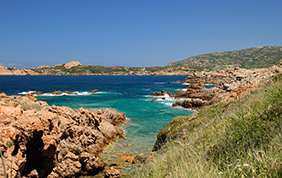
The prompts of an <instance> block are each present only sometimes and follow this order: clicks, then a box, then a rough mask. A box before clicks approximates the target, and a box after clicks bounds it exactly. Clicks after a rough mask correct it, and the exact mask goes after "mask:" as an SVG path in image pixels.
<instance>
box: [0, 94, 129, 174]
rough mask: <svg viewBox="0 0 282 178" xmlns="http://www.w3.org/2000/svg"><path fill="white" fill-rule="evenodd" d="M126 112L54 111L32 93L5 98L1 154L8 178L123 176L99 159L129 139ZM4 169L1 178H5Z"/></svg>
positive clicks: (0, 104) (0, 113) (1, 98)
mask: <svg viewBox="0 0 282 178" xmlns="http://www.w3.org/2000/svg"><path fill="white" fill-rule="evenodd" d="M124 122H126V117H125V115H124V113H120V112H117V111H114V110H112V109H103V110H100V109H94V110H89V109H83V108H80V109H79V110H73V109H71V108H70V107H65V106H62V107H59V106H54V105H53V106H49V105H48V104H47V103H46V102H44V101H37V99H36V98H35V97H34V96H33V95H32V94H30V93H27V94H26V95H25V96H23V97H21V96H6V94H4V93H1V94H0V149H1V151H2V153H3V158H4V161H5V162H4V163H5V167H6V173H7V174H8V177H39V178H41V177H48V178H52V177H77V176H80V175H95V174H97V173H99V172H101V171H103V170H104V171H106V172H105V175H106V176H107V175H108V176H109V175H111V174H115V175H116V174H117V173H118V172H119V171H117V170H114V169H113V168H108V169H105V167H107V165H106V163H105V162H104V161H103V160H101V159H100V158H99V155H100V154H101V153H102V151H103V148H105V147H106V146H107V145H109V144H111V143H112V142H114V141H115V140H116V139H117V138H121V139H124V132H123V130H122V129H120V128H119V127H118V126H119V125H121V124H122V123H124ZM3 170H4V169H3V165H2V164H0V177H4V171H3Z"/></svg>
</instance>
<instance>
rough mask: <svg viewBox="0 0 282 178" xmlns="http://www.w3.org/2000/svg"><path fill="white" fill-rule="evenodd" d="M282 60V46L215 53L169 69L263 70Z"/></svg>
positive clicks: (176, 64) (191, 58) (183, 62)
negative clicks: (183, 67)
mask: <svg viewBox="0 0 282 178" xmlns="http://www.w3.org/2000/svg"><path fill="white" fill-rule="evenodd" d="M281 58H282V46H258V47H252V48H244V49H241V50H235V51H223V52H213V53H207V54H202V55H197V56H190V57H188V58H186V59H184V60H180V61H174V62H171V63H169V64H168V65H167V67H175V66H185V67H189V68H195V69H202V68H206V69H213V68H226V67H241V68H263V67H270V66H272V65H275V64H277V62H278V61H279V60H280V59H281Z"/></svg>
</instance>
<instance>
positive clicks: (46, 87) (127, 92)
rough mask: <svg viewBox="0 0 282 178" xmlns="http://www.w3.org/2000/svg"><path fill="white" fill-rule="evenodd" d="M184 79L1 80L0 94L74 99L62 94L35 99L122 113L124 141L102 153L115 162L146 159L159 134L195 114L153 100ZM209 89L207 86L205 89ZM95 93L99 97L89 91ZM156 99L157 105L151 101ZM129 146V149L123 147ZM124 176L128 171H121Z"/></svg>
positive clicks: (169, 100)
mask: <svg viewBox="0 0 282 178" xmlns="http://www.w3.org/2000/svg"><path fill="white" fill-rule="evenodd" d="M186 77H187V76H0V85H1V91H0V92H4V93H6V94H7V95H24V94H25V93H26V92H29V91H43V92H53V91H59V90H60V91H65V90H68V91H71V92H76V93H77V94H76V95H67V94H63V95H60V96H55V95H50V94H46V95H42V96H37V98H38V100H43V101H46V102H47V103H48V104H49V105H53V104H54V105H57V106H69V107H71V108H73V109H79V108H80V107H83V108H86V109H95V108H97V109H103V108H111V109H115V110H116V111H119V112H124V113H125V115H126V117H128V121H127V122H126V123H125V124H123V125H122V126H121V127H122V128H123V130H124V131H125V133H126V135H125V137H126V139H125V140H121V139H119V140H118V141H117V142H115V143H114V144H112V145H110V146H109V147H107V148H106V149H105V151H104V153H107V154H104V156H105V158H106V159H112V160H113V159H116V158H118V155H116V154H109V153H111V152H112V153H114V152H124V153H127V154H132V155H136V154H139V155H141V156H147V155H148V154H149V153H150V152H151V150H152V148H153V145H154V143H155V140H156V137H157V134H158V131H159V130H160V129H162V128H164V127H165V126H166V125H167V124H168V122H170V121H171V120H172V119H173V118H174V117H177V116H179V115H183V116H189V115H191V114H192V113H194V112H195V111H193V110H189V109H183V108H180V107H172V106H171V105H172V103H174V102H175V101H177V100H175V99H172V98H169V97H165V98H166V100H162V99H161V98H160V97H152V96H150V95H151V94H153V93H155V92H158V91H162V90H165V91H169V92H172V93H174V94H176V93H177V92H179V90H180V89H181V88H186V87H188V85H185V84H182V83H176V81H178V80H184V79H185V78H186ZM208 87H210V86H208ZM94 89H97V90H98V91H99V92H98V93H93V94H89V93H87V92H88V91H91V90H94ZM154 98H157V101H152V99H154ZM126 144H128V145H129V146H128V147H125V145H126ZM124 171H125V172H127V170H126V169H125V170H124Z"/></svg>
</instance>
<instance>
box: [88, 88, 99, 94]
mask: <svg viewBox="0 0 282 178" xmlns="http://www.w3.org/2000/svg"><path fill="white" fill-rule="evenodd" d="M97 92H98V90H97V89H95V90H92V91H89V92H88V93H97Z"/></svg>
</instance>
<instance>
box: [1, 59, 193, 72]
mask: <svg viewBox="0 0 282 178" xmlns="http://www.w3.org/2000/svg"><path fill="white" fill-rule="evenodd" d="M189 74H190V72H189V69H188V68H185V67H122V66H112V67H106V66H99V65H86V66H85V65H82V64H81V63H80V62H78V61H71V62H68V63H66V64H57V65H54V66H46V65H41V66H39V67H37V68H31V69H20V68H16V67H9V68H7V67H5V66H0V75H189Z"/></svg>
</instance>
